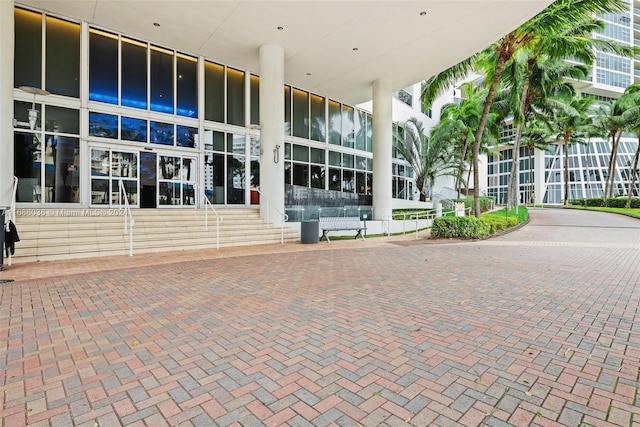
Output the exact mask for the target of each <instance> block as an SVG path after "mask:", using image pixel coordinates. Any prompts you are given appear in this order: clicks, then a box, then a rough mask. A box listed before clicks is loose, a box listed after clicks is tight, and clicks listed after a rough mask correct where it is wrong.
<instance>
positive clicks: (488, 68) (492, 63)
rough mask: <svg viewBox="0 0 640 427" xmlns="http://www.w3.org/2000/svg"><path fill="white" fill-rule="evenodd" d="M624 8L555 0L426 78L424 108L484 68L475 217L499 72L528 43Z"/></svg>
mask: <svg viewBox="0 0 640 427" xmlns="http://www.w3.org/2000/svg"><path fill="white" fill-rule="evenodd" d="M625 7H628V3H627V2H626V1H625V0H556V1H555V2H553V3H552V4H551V5H550V6H549V7H547V8H546V9H545V10H543V11H542V12H541V13H539V14H538V15H536V16H535V17H533V18H532V19H531V20H529V21H527V22H526V23H525V24H523V25H521V26H520V27H518V28H517V29H515V30H513V31H512V32H510V33H509V34H507V35H505V36H504V37H502V38H501V39H500V40H498V41H497V42H496V43H494V44H493V45H492V46H490V47H488V48H487V49H485V50H484V51H482V52H479V53H478V54H476V55H474V56H472V57H469V58H467V59H465V60H464V61H461V62H460V63H458V64H456V65H454V66H452V67H450V68H448V69H446V70H444V71H443V72H441V73H440V74H437V75H436V76H433V77H431V78H430V79H428V80H427V81H426V82H425V84H424V85H423V88H422V101H423V104H424V106H425V107H426V108H428V107H429V106H430V104H431V103H432V102H433V100H434V99H435V98H436V97H437V96H438V95H440V94H441V93H442V92H443V91H444V90H446V89H448V88H450V87H451V86H452V85H454V84H456V83H457V82H459V81H460V80H463V79H465V78H467V77H468V76H469V74H470V73H471V72H472V71H480V70H485V72H486V78H487V81H488V82H489V85H488V86H489V91H488V93H487V98H486V101H485V105H484V109H483V111H482V115H481V116H480V123H479V125H478V129H477V130H476V133H475V138H474V142H473V148H472V162H473V176H474V182H475V183H476V184H475V185H474V207H475V213H476V217H478V218H479V217H480V199H479V186H478V185H477V183H478V155H479V151H480V144H481V141H482V136H483V134H484V127H485V125H486V123H487V119H488V116H489V111H490V109H491V104H492V102H493V98H494V96H495V93H496V90H497V88H498V82H499V81H500V77H501V75H502V71H503V69H504V67H505V65H506V64H507V62H508V61H510V60H511V59H512V57H513V55H514V54H515V52H517V51H518V50H519V49H521V48H523V47H526V46H530V45H532V44H534V43H536V42H537V41H539V40H540V39H541V38H543V37H553V36H554V35H556V34H560V33H562V29H567V28H571V27H572V26H573V25H574V24H575V22H580V21H582V20H585V19H587V18H588V17H592V16H593V15H594V14H598V13H604V12H611V11H614V10H623V9H624V8H625Z"/></svg>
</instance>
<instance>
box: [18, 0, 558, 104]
mask: <svg viewBox="0 0 640 427" xmlns="http://www.w3.org/2000/svg"><path fill="white" fill-rule="evenodd" d="M550 3H551V0H494V1H490V0H467V1H455V0H443V1H436V0H432V1H401V0H397V1H395V0H394V1H391V0H387V1H366V0H351V1H342V0H341V1H320V0H300V1H271V0H254V1H249V0H240V1H238V0H236V1H231V0H229V1H226V0H211V1H203V0H199V1H191V0H180V1H179V0H171V1H159V0H138V1H124V0H20V1H16V5H25V6H27V7H33V8H37V9H38V10H42V11H45V12H49V13H52V14H55V15H59V16H62V17H66V18H70V19H74V20H79V21H86V22H88V23H89V24H90V25H93V26H96V27H99V28H102V29H105V30H111V31H116V32H120V33H122V34H125V35H128V36H131V37H136V38H139V39H141V40H143V41H148V42H151V43H155V44H158V45H161V46H165V47H168V48H171V49H176V50H178V51H181V52H183V53H187V54H192V55H202V56H203V57H205V58H207V59H210V60H213V61H217V62H220V63H223V64H225V65H228V66H231V67H237V68H239V69H242V70H247V71H249V72H252V73H255V74H258V75H259V74H260V69H259V55H258V51H259V48H260V46H261V45H264V44H275V45H279V46H281V47H283V48H284V52H285V82H286V83H288V84H291V85H294V86H296V87H299V88H302V89H305V90H309V91H311V92H314V93H317V94H320V95H324V96H327V97H329V98H332V99H335V100H338V101H340V102H344V103H347V104H351V105H355V104H358V103H361V102H364V101H367V100H370V99H371V97H372V95H371V84H372V82H373V81H375V80H378V79H388V80H389V81H390V82H391V84H392V87H393V89H394V90H398V89H401V88H404V87H407V86H410V85H412V84H414V83H417V82H419V81H422V80H424V79H426V78H428V77H430V76H432V75H434V74H436V73H438V72H440V71H442V70H444V69H446V68H447V67H449V66H451V65H454V64H456V63H457V62H459V61H461V60H463V59H465V58H467V57H469V56H470V55H472V54H474V53H475V52H477V51H479V50H481V49H483V48H485V47H486V46H488V45H490V44H491V43H492V42H494V41H496V40H498V39H499V38H500V37H501V36H503V35H504V34H506V33H508V32H509V31H511V30H512V29H514V28H516V27H517V26H519V25H520V24H522V23H523V22H525V21H526V20H527V19H529V18H530V17H532V16H533V15H535V14H536V13H538V12H539V11H541V10H542V9H543V8H544V7H546V6H547V5H549V4H550ZM154 24H155V25H154Z"/></svg>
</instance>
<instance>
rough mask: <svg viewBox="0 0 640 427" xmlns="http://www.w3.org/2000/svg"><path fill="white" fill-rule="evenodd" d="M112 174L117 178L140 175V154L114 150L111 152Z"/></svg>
mask: <svg viewBox="0 0 640 427" xmlns="http://www.w3.org/2000/svg"><path fill="white" fill-rule="evenodd" d="M111 176H112V177H116V178H137V177H138V155H137V154H136V153H122V152H119V151H114V152H113V153H112V154H111Z"/></svg>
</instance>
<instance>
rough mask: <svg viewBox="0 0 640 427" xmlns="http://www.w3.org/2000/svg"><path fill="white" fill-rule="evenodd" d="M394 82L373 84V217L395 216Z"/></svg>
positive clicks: (377, 218)
mask: <svg viewBox="0 0 640 427" xmlns="http://www.w3.org/2000/svg"><path fill="white" fill-rule="evenodd" d="M391 106H392V91H391V82H390V81H389V80H386V79H381V80H376V81H375V82H373V217H374V219H376V220H382V219H384V218H386V217H388V216H389V215H391V213H392V207H393V206H392V200H391V199H392V187H391V177H392V176H391V160H392V158H391V156H392V150H391V148H392V144H393V120H392V109H391Z"/></svg>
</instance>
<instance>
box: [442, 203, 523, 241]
mask: <svg viewBox="0 0 640 427" xmlns="http://www.w3.org/2000/svg"><path fill="white" fill-rule="evenodd" d="M515 211H516V210H515V209H512V210H511V211H510V212H509V213H508V214H507V213H506V212H505V209H501V210H499V211H493V212H487V213H484V214H482V217H481V219H478V218H476V217H475V216H442V217H439V218H435V219H434V220H433V225H432V226H431V237H432V238H442V237H444V238H453V237H461V238H465V239H483V238H485V237H487V236H489V235H491V234H494V233H496V232H498V231H502V230H506V229H508V228H511V227H515V226H516V225H518V224H519V223H521V222H524V221H526V220H527V218H529V211H528V210H527V208H525V207H524V206H520V207H519V208H518V214H517V215H516V212H515Z"/></svg>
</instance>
